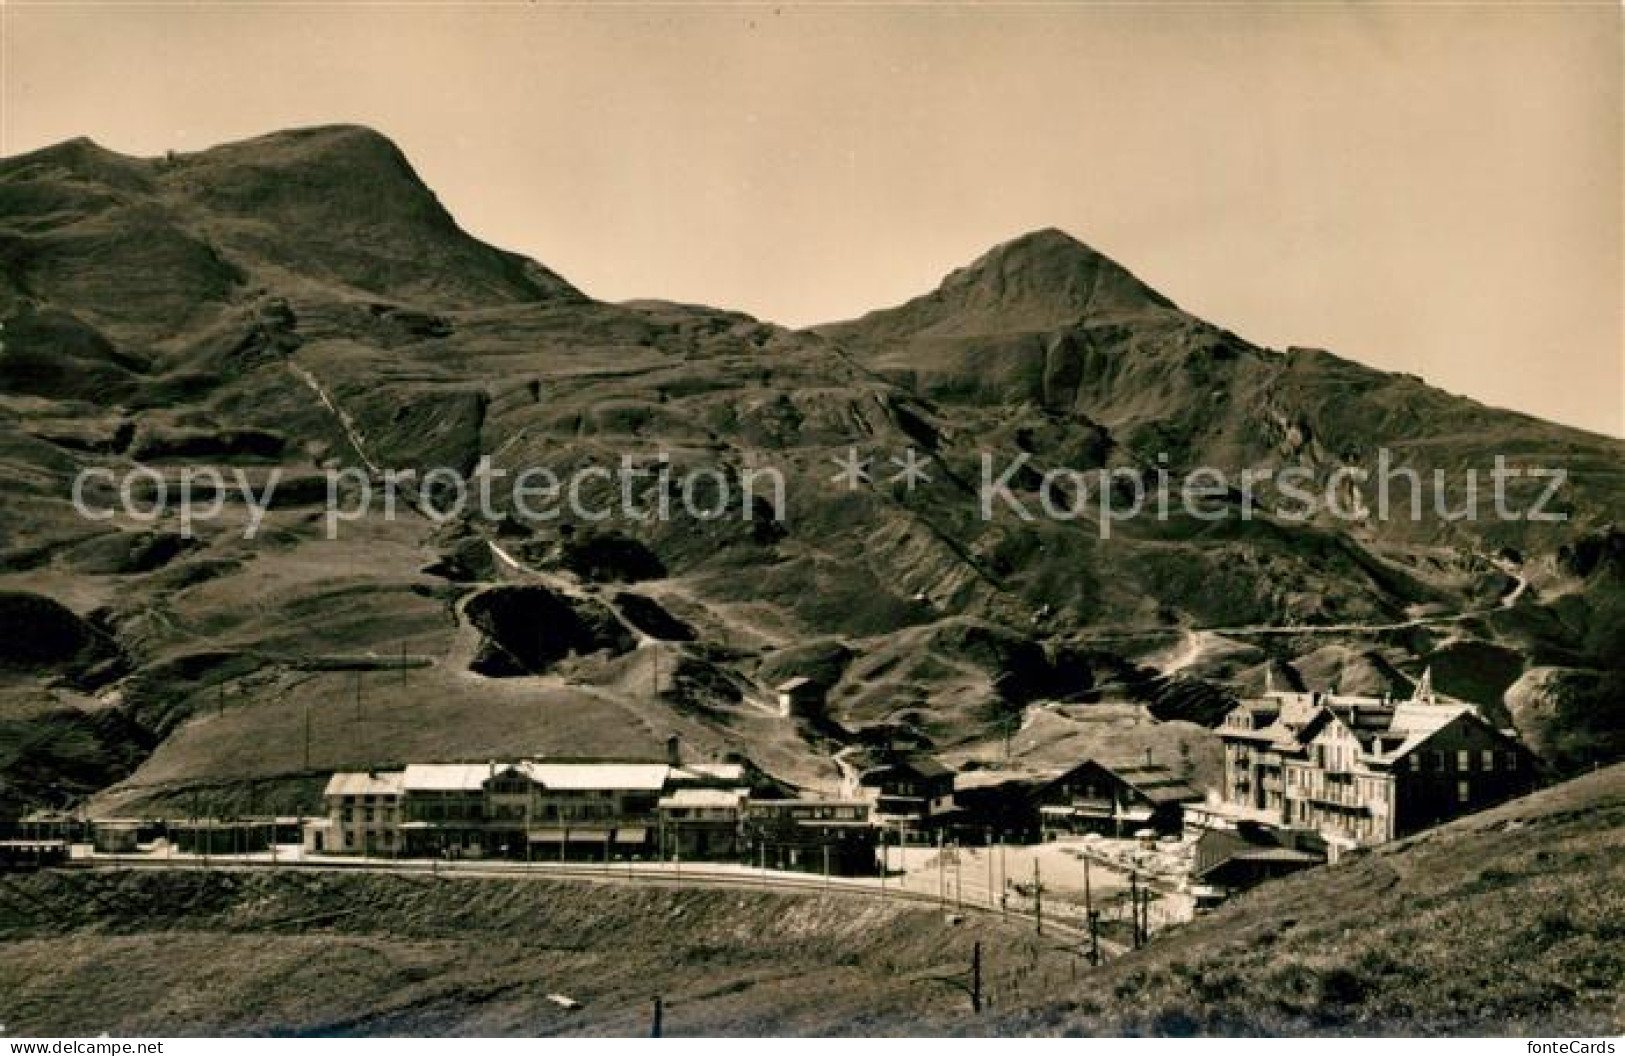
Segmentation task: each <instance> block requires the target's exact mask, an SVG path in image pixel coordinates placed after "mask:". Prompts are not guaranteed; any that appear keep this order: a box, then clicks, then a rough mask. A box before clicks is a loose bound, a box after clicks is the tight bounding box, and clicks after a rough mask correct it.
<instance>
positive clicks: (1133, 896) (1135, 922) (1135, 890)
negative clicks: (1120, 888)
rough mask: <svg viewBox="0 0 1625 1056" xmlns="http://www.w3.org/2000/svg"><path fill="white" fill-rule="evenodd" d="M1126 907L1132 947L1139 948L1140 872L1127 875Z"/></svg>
mask: <svg viewBox="0 0 1625 1056" xmlns="http://www.w3.org/2000/svg"><path fill="white" fill-rule="evenodd" d="M1128 909H1129V924H1130V928H1129V930H1130V931H1131V932H1132V934H1133V936H1134V948H1135V949H1136V950H1137V949H1139V948H1140V874H1139V873H1138V872H1133V873H1130V874H1129V876H1128Z"/></svg>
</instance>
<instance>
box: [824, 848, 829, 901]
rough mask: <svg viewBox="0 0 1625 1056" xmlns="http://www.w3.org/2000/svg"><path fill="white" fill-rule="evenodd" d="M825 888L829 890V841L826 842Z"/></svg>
mask: <svg viewBox="0 0 1625 1056" xmlns="http://www.w3.org/2000/svg"><path fill="white" fill-rule="evenodd" d="M824 890H826V891H827V890H829V843H828V842H825V844H824Z"/></svg>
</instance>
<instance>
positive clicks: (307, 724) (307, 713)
mask: <svg viewBox="0 0 1625 1056" xmlns="http://www.w3.org/2000/svg"><path fill="white" fill-rule="evenodd" d="M303 769H304V771H305V772H306V773H309V772H310V701H308V700H307V701H305V765H304V767H303Z"/></svg>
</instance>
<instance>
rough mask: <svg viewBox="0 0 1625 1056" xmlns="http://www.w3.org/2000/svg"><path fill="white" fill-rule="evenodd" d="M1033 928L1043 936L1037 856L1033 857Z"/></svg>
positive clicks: (1042, 892) (1042, 905)
mask: <svg viewBox="0 0 1625 1056" xmlns="http://www.w3.org/2000/svg"><path fill="white" fill-rule="evenodd" d="M1033 927H1034V928H1036V929H1037V931H1038V934H1040V935H1042V934H1044V882H1043V880H1042V879H1040V877H1039V872H1038V855H1036V854H1035V855H1033Z"/></svg>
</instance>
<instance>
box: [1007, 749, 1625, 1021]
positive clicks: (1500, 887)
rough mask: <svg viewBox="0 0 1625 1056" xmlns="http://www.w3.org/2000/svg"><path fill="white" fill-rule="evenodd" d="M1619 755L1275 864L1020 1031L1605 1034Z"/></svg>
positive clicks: (1613, 975)
mask: <svg viewBox="0 0 1625 1056" xmlns="http://www.w3.org/2000/svg"><path fill="white" fill-rule="evenodd" d="M1622 940H1625V766H1618V765H1616V766H1612V767H1608V768H1606V769H1603V770H1600V771H1598V772H1596V773H1593V774H1588V775H1586V776H1584V777H1580V778H1576V779H1575V780H1573V781H1569V782H1567V783H1565V784H1562V785H1558V786H1555V787H1553V788H1549V789H1546V790H1544V791H1541V792H1538V793H1535V794H1534V795H1531V796H1528V797H1525V798H1523V799H1519V800H1515V801H1513V802H1510V803H1507V804H1505V805H1503V806H1500V807H1497V808H1496V809H1494V810H1490V811H1485V812H1484V813H1482V814H1476V815H1473V816H1471V817H1466V818H1462V819H1459V820H1457V821H1455V822H1452V823H1450V824H1449V825H1446V826H1444V827H1442V828H1440V829H1437V830H1434V831H1432V832H1429V833H1425V834H1423V835H1420V836H1416V837H1413V838H1411V839H1408V840H1404V841H1400V842H1398V843H1395V844H1391V845H1388V846H1386V847H1382V848H1380V849H1378V850H1376V851H1374V852H1372V853H1370V854H1367V855H1365V856H1363V857H1360V858H1358V859H1356V860H1353V861H1349V862H1347V863H1344V864H1340V865H1337V866H1330V867H1323V868H1319V869H1313V870H1310V871H1308V872H1305V873H1300V874H1298V875H1297V876H1294V877H1290V878H1287V879H1285V880H1278V881H1274V882H1271V883H1268V884H1265V885H1264V886H1262V887H1260V888H1258V889H1256V890H1255V891H1253V892H1251V893H1249V894H1247V895H1244V896H1242V897H1240V898H1237V899H1236V900H1234V901H1233V902H1231V903H1229V904H1227V905H1225V906H1224V907H1222V908H1221V909H1219V910H1217V911H1216V912H1214V913H1213V914H1211V915H1209V916H1207V917H1203V918H1200V919H1198V920H1197V921H1196V922H1194V923H1192V924H1189V925H1186V926H1184V927H1181V928H1179V929H1177V930H1175V931H1171V932H1167V933H1165V934H1164V935H1161V936H1159V937H1158V939H1157V941H1156V942H1155V943H1154V944H1153V945H1152V946H1150V947H1148V948H1147V949H1146V950H1144V951H1142V952H1141V953H1138V954H1135V955H1131V956H1126V957H1124V958H1122V959H1121V960H1119V961H1116V962H1114V963H1112V964H1111V965H1109V966H1108V967H1107V968H1106V969H1105V971H1104V972H1103V974H1102V976H1101V977H1100V978H1099V979H1096V980H1092V985H1091V986H1090V987H1089V988H1088V993H1087V995H1080V996H1078V997H1076V998H1071V999H1065V1000H1061V1001H1054V1002H1048V1001H1046V1002H1043V1003H1034V1004H1032V1005H1030V1006H1029V1007H1027V1008H1024V1009H1022V1010H1021V1011H1019V1012H1015V1013H1011V1014H1008V1015H1005V1016H1003V1017H1001V1018H999V1019H998V1020H997V1021H995V1024H994V1026H995V1029H997V1030H1000V1031H1006V1032H1015V1033H1085V1034H1118V1033H1130V1034H1179V1035H1184V1034H1339V1035H1346V1034H1454V1035H1463V1034H1466V1035H1475V1034H1491V1035H1534V1036H1537V1037H1551V1036H1570V1037H1584V1036H1588V1035H1590V1036H1598V1035H1618V1034H1619V1033H1620V1032H1621V1031H1622V1030H1625V990H1622V989H1621V986H1620V981H1621V980H1622V979H1625V941H1622Z"/></svg>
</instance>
